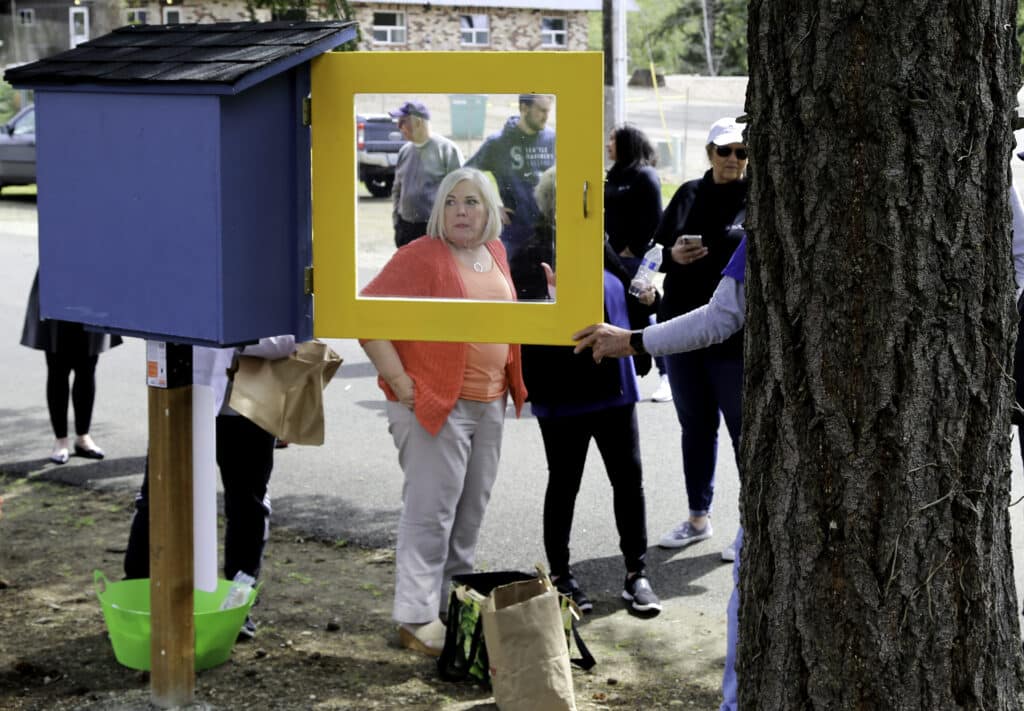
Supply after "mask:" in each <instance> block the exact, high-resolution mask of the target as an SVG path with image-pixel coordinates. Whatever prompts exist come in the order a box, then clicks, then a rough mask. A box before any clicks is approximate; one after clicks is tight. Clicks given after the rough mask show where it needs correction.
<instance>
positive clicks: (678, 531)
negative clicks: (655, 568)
mask: <svg viewBox="0 0 1024 711" xmlns="http://www.w3.org/2000/svg"><path fill="white" fill-rule="evenodd" d="M712 533H714V531H712V530H711V519H708V522H707V524H705V525H704V528H694V526H693V524H691V523H690V522H689V521H688V520H687V521H683V522H682V523H681V524H679V525H678V526H676V527H675V528H673V529H672V530H671V531H669V532H668V533H666V534H665V535H664V536H662V537H661V540H660V541H658V545H659V546H661V547H662V548H685V547H686V546H688V545H690V544H691V543H696V542H697V541H703V540H704V539H705V538H711V534H712Z"/></svg>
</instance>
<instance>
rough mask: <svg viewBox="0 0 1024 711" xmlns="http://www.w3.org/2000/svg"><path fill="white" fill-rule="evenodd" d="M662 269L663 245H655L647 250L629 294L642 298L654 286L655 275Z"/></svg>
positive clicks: (630, 285)
mask: <svg viewBox="0 0 1024 711" xmlns="http://www.w3.org/2000/svg"><path fill="white" fill-rule="evenodd" d="M659 269H661V245H660V244H655V245H654V246H653V247H651V248H650V249H648V250H647V253H646V254H645V255H644V258H643V260H642V261H641V262H640V266H639V267H637V270H636V275H635V276H634V277H633V281H631V282H629V293H630V294H632V295H633V296H640V295H641V294H642V293H644V292H645V291H647V290H648V289H649V288H651V285H652V284H654V275H655V274H657V273H658V270H659Z"/></svg>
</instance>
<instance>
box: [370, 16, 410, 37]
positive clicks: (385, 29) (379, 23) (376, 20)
mask: <svg viewBox="0 0 1024 711" xmlns="http://www.w3.org/2000/svg"><path fill="white" fill-rule="evenodd" d="M373 41H374V43H375V44H405V13H404V12H375V13H373Z"/></svg>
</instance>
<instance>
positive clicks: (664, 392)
mask: <svg viewBox="0 0 1024 711" xmlns="http://www.w3.org/2000/svg"><path fill="white" fill-rule="evenodd" d="M651 401H652V402H672V386H671V385H669V382H668V376H667V375H662V376H661V382H659V383H658V387H657V388H655V390H654V392H653V393H651Z"/></svg>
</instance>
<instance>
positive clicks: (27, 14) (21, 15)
mask: <svg viewBox="0 0 1024 711" xmlns="http://www.w3.org/2000/svg"><path fill="white" fill-rule="evenodd" d="M18 24H19V25H21V26H22V27H31V26H32V25H34V24H36V11H35V10H34V9H33V8H31V7H22V8H18Z"/></svg>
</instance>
